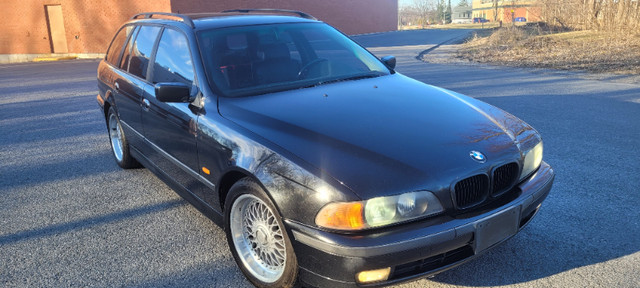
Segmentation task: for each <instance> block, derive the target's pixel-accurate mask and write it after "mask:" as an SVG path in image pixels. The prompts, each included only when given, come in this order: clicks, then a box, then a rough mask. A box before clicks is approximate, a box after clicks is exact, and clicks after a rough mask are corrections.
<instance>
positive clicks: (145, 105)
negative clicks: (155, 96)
mask: <svg viewBox="0 0 640 288" xmlns="http://www.w3.org/2000/svg"><path fill="white" fill-rule="evenodd" d="M149 106H151V103H149V100H147V99H142V109H144V110H145V111H149Z"/></svg>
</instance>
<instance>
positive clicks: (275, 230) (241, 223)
mask: <svg viewBox="0 0 640 288" xmlns="http://www.w3.org/2000/svg"><path fill="white" fill-rule="evenodd" d="M226 199H227V200H226V201H225V232H226V234H227V242H228V243H229V248H230V249H231V253H232V254H233V258H234V259H235V260H236V263H237V265H238V267H240V270H241V271H242V273H243V274H244V275H245V276H246V277H247V279H249V281H251V283H253V285H255V286H256V287H260V288H275V287H294V286H297V283H296V282H297V277H298V261H297V258H296V255H295V253H294V251H293V246H292V245H291V240H290V238H289V235H287V231H286V229H284V224H283V223H282V220H281V217H280V215H279V214H278V210H277V209H276V208H275V206H274V205H273V203H271V200H269V197H267V194H266V193H265V192H264V190H263V189H262V188H261V187H260V185H258V183H256V182H255V181H253V180H251V179H249V178H244V179H242V180H240V181H238V182H236V183H235V184H234V185H233V186H232V187H231V189H230V190H229V194H228V195H227V197H226ZM234 235H235V236H234ZM283 254H284V255H283Z"/></svg>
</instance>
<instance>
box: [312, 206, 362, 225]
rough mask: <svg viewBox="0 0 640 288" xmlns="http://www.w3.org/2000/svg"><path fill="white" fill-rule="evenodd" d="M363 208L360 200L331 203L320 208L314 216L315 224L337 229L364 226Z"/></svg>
mask: <svg viewBox="0 0 640 288" xmlns="http://www.w3.org/2000/svg"><path fill="white" fill-rule="evenodd" d="M363 208H364V205H363V204H362V203H361V202H351V203H331V204H329V205H327V206H325V207H324V208H322V210H320V212H319V213H318V215H317V216H316V224H318V225H320V226H322V227H327V228H332V229H339V230H358V229H362V228H365V225H364V219H363V213H362V211H363Z"/></svg>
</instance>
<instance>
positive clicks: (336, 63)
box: [198, 23, 390, 97]
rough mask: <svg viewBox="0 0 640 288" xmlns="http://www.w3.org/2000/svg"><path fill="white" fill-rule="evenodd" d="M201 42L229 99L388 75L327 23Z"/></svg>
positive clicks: (216, 83)
mask: <svg viewBox="0 0 640 288" xmlns="http://www.w3.org/2000/svg"><path fill="white" fill-rule="evenodd" d="M198 42H199V45H200V51H201V53H202V56H203V61H204V66H205V69H206V70H207V74H208V77H209V81H210V84H211V85H212V86H213V87H217V88H218V90H220V92H222V93H223V94H224V95H226V96H231V97H234V96H246V95H256V94H264V93H270V92H276V91H283V90H290V89H299V88H305V87H310V86H316V85H321V84H325V83H330V82H336V81H342V80H348V79H360V78H368V77H377V76H381V75H387V74H389V73H390V72H389V69H387V68H386V67H385V66H384V64H382V63H381V62H380V61H379V60H378V59H377V58H376V57H374V56H373V55H371V54H370V53H369V52H368V51H367V50H365V49H363V48H362V47H360V46H358V45H357V44H356V43H354V42H353V41H351V40H350V39H349V38H348V37H346V36H344V35H343V34H342V33H340V32H338V31H336V30H335V29H333V28H332V27H331V26H329V25H326V24H323V23H289V24H272V25H255V26H243V27H232V28H223V29H212V30H205V31H201V32H199V33H198Z"/></svg>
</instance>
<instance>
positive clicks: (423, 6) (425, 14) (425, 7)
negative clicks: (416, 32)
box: [412, 0, 434, 27]
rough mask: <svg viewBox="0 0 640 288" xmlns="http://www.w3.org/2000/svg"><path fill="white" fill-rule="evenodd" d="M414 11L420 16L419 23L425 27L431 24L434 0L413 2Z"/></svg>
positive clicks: (414, 0)
mask: <svg viewBox="0 0 640 288" xmlns="http://www.w3.org/2000/svg"><path fill="white" fill-rule="evenodd" d="M412 8H413V10H414V11H415V13H416V14H417V15H418V23H417V24H419V25H422V26H423V27H424V26H425V25H427V24H429V15H430V14H432V13H433V10H434V9H433V1H432V0H413V7H412Z"/></svg>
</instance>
